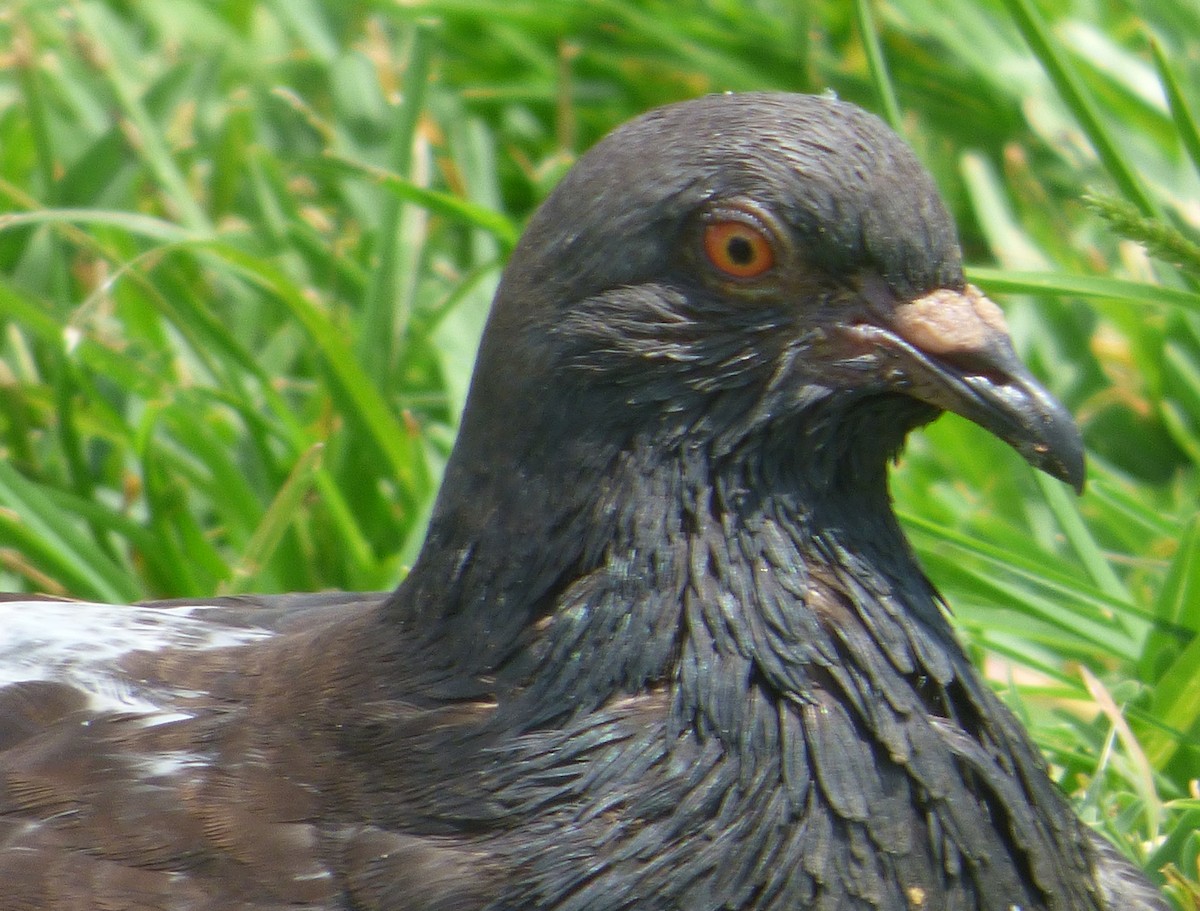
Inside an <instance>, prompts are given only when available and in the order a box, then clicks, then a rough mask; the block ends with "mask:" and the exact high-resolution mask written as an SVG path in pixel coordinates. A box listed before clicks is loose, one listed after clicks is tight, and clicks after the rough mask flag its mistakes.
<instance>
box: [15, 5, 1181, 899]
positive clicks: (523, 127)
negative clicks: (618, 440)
mask: <svg viewBox="0 0 1200 911" xmlns="http://www.w3.org/2000/svg"><path fill="white" fill-rule="evenodd" d="M1135 10H1136V11H1135ZM0 48H3V49H7V50H5V51H2V52H0V53H4V54H5V55H6V59H5V66H3V67H0V322H2V325H3V331H2V333H0V386H2V387H3V395H2V396H0V455H2V456H3V459H2V461H0V580H2V581H3V582H4V583H5V585H6V587H7V588H9V589H12V590H24V589H37V590H43V591H50V592H53V593H59V594H70V595H74V596H78V597H85V598H99V599H105V600H109V599H111V600H126V599H135V598H145V597H160V596H170V595H205V594H210V593H213V592H217V591H227V592H233V591H246V590H257V591H282V590H294V589H320V588H327V587H341V588H353V589H363V588H380V587H388V586H391V585H393V584H394V583H395V582H396V581H397V580H398V579H399V578H400V577H401V576H402V575H403V568H404V566H405V565H406V563H407V562H408V561H410V560H411V559H412V557H413V555H414V554H415V552H416V549H417V547H418V546H419V544H420V539H421V535H422V531H423V527H424V521H425V517H426V515H427V513H428V511H429V508H430V505H431V501H432V497H433V494H434V492H435V490H436V486H437V482H438V480H439V477H440V474H441V468H442V465H443V462H444V459H445V457H446V453H447V452H448V450H449V446H450V443H451V441H452V439H453V435H454V428H455V426H456V422H457V417H458V414H459V412H460V410H461V407H462V403H463V400H464V397H465V394H466V384H467V379H468V377H469V371H470V364H471V361H472V358H473V355H474V348H475V344H476V341H477V339H478V336H479V333H480V331H481V328H482V322H483V319H484V317H485V315H486V312H487V305H488V302H489V300H490V297H491V292H492V290H493V289H494V286H495V283H496V281H497V278H498V275H499V271H500V269H501V267H502V264H503V261H504V258H505V255H506V253H507V252H508V251H509V250H510V249H511V248H512V245H513V243H514V240H515V238H516V236H517V235H518V234H519V228H520V225H521V224H522V223H523V221H524V219H525V217H526V216H527V215H528V213H529V212H530V211H531V209H532V207H533V206H534V205H535V204H536V203H537V201H538V200H540V199H541V198H542V197H543V196H544V195H545V193H546V192H547V190H548V188H549V187H550V186H552V185H553V183H554V181H555V180H556V179H557V178H558V177H559V176H560V175H561V174H562V173H563V171H564V170H565V168H566V167H567V166H569V164H570V162H571V161H572V160H573V158H574V157H575V155H576V154H578V152H579V151H580V150H582V149H584V148H586V147H587V146H588V145H590V144H591V143H592V142H593V141H595V139H596V138H598V137H599V136H600V135H601V134H602V133H603V132H605V131H606V130H608V129H609V128H611V127H612V126H613V125H615V124H616V123H618V122H620V121H622V120H624V119H626V118H628V117H630V116H632V115H633V114H635V113H638V112H640V111H642V110H645V109H646V108H648V107H651V106H653V105H655V104H660V103H664V102H668V101H672V100H676V99H680V98H684V97H690V96H694V95H696V94H699V93H702V92H707V91H722V90H747V89H765V88H784V89H791V90H796V91H825V90H827V89H832V90H833V91H836V92H837V93H838V94H839V95H840V96H842V97H844V98H847V99H849V100H853V101H856V102H858V103H860V104H864V105H865V106H867V107H869V108H873V109H876V110H879V111H880V112H881V113H884V114H885V116H887V117H888V119H889V120H891V121H892V122H893V123H894V124H895V125H896V126H897V127H898V128H899V129H900V130H901V131H902V132H903V133H904V135H905V136H906V138H907V139H908V140H909V141H910V142H911V143H912V144H913V145H914V147H915V148H916V149H917V151H918V154H919V155H920V156H921V157H922V158H923V159H924V160H925V161H926V163H927V164H928V165H929V167H930V168H931V170H932V171H933V172H934V174H935V176H936V177H937V179H938V182H939V184H940V185H941V187H942V188H943V191H944V193H945V194H946V196H947V199H948V200H949V202H950V204H951V206H952V208H954V210H955V211H956V214H957V216H958V219H959V223H960V227H961V230H962V237H963V245H964V250H965V253H966V256H967V259H968V261H969V262H971V263H973V264H975V265H974V266H973V268H972V269H971V270H970V274H971V277H972V280H974V281H975V282H977V283H978V284H979V285H981V286H982V287H983V288H984V289H985V290H987V291H988V292H989V293H992V294H994V295H996V296H997V297H999V298H1000V299H1001V301H1002V302H1003V303H1004V305H1005V308H1006V310H1007V312H1008V315H1009V319H1010V323H1011V326H1012V329H1013V333H1014V337H1015V338H1016V340H1017V343H1018V347H1019V348H1020V349H1021V351H1022V353H1023V355H1024V356H1025V357H1026V359H1027V360H1028V361H1029V362H1030V363H1031V365H1032V366H1033V368H1034V369H1035V371H1036V372H1038V373H1039V374H1040V375H1041V376H1042V377H1043V378H1045V379H1046V381H1047V382H1048V384H1049V385H1050V386H1051V387H1052V388H1053V389H1054V390H1055V392H1056V393H1057V394H1059V395H1060V396H1061V397H1062V398H1063V399H1064V400H1065V401H1066V402H1067V403H1068V404H1069V405H1070V406H1071V408H1072V409H1073V410H1074V412H1075V413H1076V414H1077V415H1078V417H1079V420H1080V423H1081V425H1082V427H1083V429H1084V433H1085V437H1086V439H1087V442H1088V445H1089V449H1090V453H1091V461H1090V474H1089V489H1088V492H1087V494H1086V495H1085V496H1084V497H1083V498H1082V499H1079V500H1076V499H1075V498H1074V497H1073V496H1071V495H1069V493H1068V492H1066V491H1065V490H1063V489H1062V488H1061V487H1060V486H1058V485H1057V484H1056V483H1054V482H1050V481H1046V480H1044V479H1040V478H1037V477H1035V476H1034V475H1033V473H1032V471H1031V470H1029V469H1028V468H1027V467H1026V466H1025V465H1024V464H1023V463H1022V462H1021V461H1020V460H1019V458H1017V457H1016V456H1015V455H1013V454H1012V453H1010V452H1008V451H1007V450H1005V449H1004V448H1003V446H1002V445H1000V444H999V443H997V442H995V441H994V440H992V439H990V438H989V437H988V436H987V435H986V434H984V433H983V432H982V431H979V430H977V429H976V428H974V427H972V426H970V425H968V424H966V423H965V422H962V421H958V420H956V419H954V418H945V419H943V420H942V421H939V422H938V423H937V424H936V425H934V426H933V427H932V428H931V429H930V430H929V431H928V432H926V433H923V434H920V435H918V436H917V437H916V438H914V440H913V442H912V446H911V447H910V451H909V453H908V454H907V455H906V457H905V459H904V461H903V464H902V466H901V468H900V470H899V471H898V472H897V475H896V481H895V493H896V499H897V503H898V506H899V508H900V510H901V512H902V514H903V515H904V517H905V520H906V523H907V525H908V528H909V530H910V532H911V534H912V536H913V539H914V543H915V544H916V546H917V548H918V550H919V552H920V554H921V556H922V559H923V560H924V562H925V564H926V566H927V568H928V571H929V573H930V575H931V576H932V577H933V578H934V579H935V581H936V582H937V584H938V585H939V587H940V588H941V589H942V590H943V591H944V593H945V594H946V597H947V601H948V603H949V604H950V605H952V606H953V609H954V612H955V616H956V618H957V621H958V623H959V626H960V628H961V629H962V631H963V634H964V636H966V637H967V638H968V641H969V642H970V643H971V646H972V648H973V649H974V650H975V653H976V655H977V657H978V658H979V660H980V661H981V662H982V664H983V666H984V667H985V669H986V670H987V671H988V673H989V675H990V676H991V678H992V679H993V680H994V681H995V682H996V684H997V686H998V687H1000V688H1001V689H1002V690H1003V692H1004V693H1005V695H1006V697H1007V698H1009V699H1010V701H1011V702H1012V704H1013V705H1014V706H1015V707H1016V708H1017V710H1018V711H1019V712H1021V713H1022V715H1023V717H1024V718H1025V719H1026V721H1027V722H1028V723H1029V724H1030V726H1031V728H1032V729H1033V731H1034V733H1035V736H1036V737H1037V739H1038V741H1039V743H1040V744H1041V745H1042V747H1043V749H1044V750H1045V751H1046V753H1047V756H1048V757H1049V758H1050V760H1051V763H1052V765H1053V768H1054V771H1055V774H1056V775H1057V776H1058V778H1059V780H1060V781H1061V784H1062V786H1063V788H1064V789H1065V790H1067V791H1068V792H1069V793H1070V794H1072V796H1073V797H1074V798H1075V799H1076V802H1077V805H1078V806H1079V808H1080V811H1081V812H1082V813H1083V814H1084V815H1085V816H1086V817H1087V818H1089V819H1090V820H1091V821H1092V822H1093V823H1095V824H1096V825H1097V826H1098V827H1100V828H1101V829H1103V830H1105V831H1106V832H1108V833H1109V834H1110V835H1111V836H1112V837H1113V838H1114V839H1115V840H1116V841H1117V842H1118V843H1120V844H1121V845H1122V846H1123V847H1124V849H1125V850H1127V851H1128V852H1129V853H1130V854H1131V855H1133V856H1134V857H1135V858H1136V859H1138V860H1139V861H1140V862H1141V863H1143V864H1145V865H1146V866H1147V868H1148V869H1150V870H1153V871H1164V872H1165V874H1166V875H1167V877H1168V880H1169V886H1168V889H1169V891H1170V892H1171V894H1172V895H1173V896H1174V898H1175V899H1176V901H1177V902H1178V903H1179V905H1180V907H1181V908H1196V907H1200V897H1198V896H1200V886H1198V885H1197V878H1198V870H1197V858H1198V855H1200V839H1198V838H1197V835H1196V831H1197V828H1198V827H1200V826H1198V824H1200V792H1198V785H1197V778H1198V777H1200V696H1198V695H1197V694H1198V693H1200V531H1198V526H1197V518H1196V516H1197V507H1196V504H1197V487H1198V474H1197V465H1198V463H1200V273H1198V272H1197V267H1196V266H1197V264H1196V249H1197V246H1196V242H1197V232H1198V230H1200V176H1198V175H1200V131H1198V130H1197V121H1196V117H1195V115H1194V113H1193V111H1195V110H1197V106H1198V105H1200V97H1198V96H1196V95H1195V93H1194V86H1196V85H1198V84H1200V12H1198V11H1197V8H1196V7H1195V6H1194V5H1192V4H1185V3H1180V4H1152V3H1137V2H1128V3H1121V2H1118V0H1099V2H1096V0H1064V2H1061V3H1057V4H1052V5H1051V4H1039V3H1037V2H1034V0H877V2H870V0H856V3H855V4H839V3H834V2H817V3H811V4H810V3H793V2H791V0H645V2H639V0H593V2H587V3H583V2H574V0H505V2H497V0H429V2H423V3H412V4H393V3H383V2H372V0H347V2H338V3H335V2H330V0H257V2H254V0H251V2H236V3H235V2H231V0H174V2H172V3H169V4H167V3H135V2H130V0H76V2H70V3H68V2H54V0H15V2H11V3H9V4H8V5H7V7H6V8H5V9H4V10H3V11H0ZM1085 188H1088V190H1085ZM1087 192H1090V194H1091V195H1090V197H1089V196H1087V195H1086V193H1087ZM1089 199H1090V200H1091V202H1089ZM1085 668H1086V670H1085Z"/></svg>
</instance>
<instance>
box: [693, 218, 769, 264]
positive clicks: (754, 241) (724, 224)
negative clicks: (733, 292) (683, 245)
mask: <svg viewBox="0 0 1200 911" xmlns="http://www.w3.org/2000/svg"><path fill="white" fill-rule="evenodd" d="M701 242H702V246H703V248H704V256H705V258H707V259H708V262H709V264H710V265H711V266H712V267H713V268H714V269H716V270H717V271H718V272H720V273H721V274H722V275H724V276H726V277H728V278H735V279H750V278H758V277H759V276H761V275H764V274H766V273H767V272H769V271H770V270H771V268H772V267H773V266H774V265H775V247H774V245H773V244H772V241H771V236H770V235H769V234H768V233H767V232H766V231H765V230H764V229H762V228H760V227H759V226H758V225H755V224H753V223H751V222H750V221H749V220H747V219H744V218H730V217H727V216H725V217H718V218H714V219H713V220H712V221H709V222H708V223H707V224H705V226H704V230H703V232H702V235H701Z"/></svg>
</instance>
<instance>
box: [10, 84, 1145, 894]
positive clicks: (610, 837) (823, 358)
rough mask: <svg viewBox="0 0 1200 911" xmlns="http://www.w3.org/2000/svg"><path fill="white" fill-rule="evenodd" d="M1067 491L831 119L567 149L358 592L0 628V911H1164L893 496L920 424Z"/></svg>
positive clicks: (965, 311)
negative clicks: (1050, 769) (954, 426)
mask: <svg viewBox="0 0 1200 911" xmlns="http://www.w3.org/2000/svg"><path fill="white" fill-rule="evenodd" d="M947 411H948V412H954V413H956V414H958V415H961V416H963V417H965V418H967V419H969V420H971V421H973V422H975V423H976V424H978V425H979V426H981V427H982V428H984V429H986V430H987V431H989V432H990V433H992V434H994V435H995V436H997V437H999V438H1000V439H1001V440H1003V441H1005V442H1007V443H1008V444H1009V445H1011V446H1012V447H1013V448H1014V449H1015V450H1016V451H1017V452H1018V453H1020V454H1021V455H1022V456H1023V457H1024V458H1025V460H1027V461H1028V462H1029V463H1030V464H1031V465H1032V466H1034V467H1035V468H1037V469H1040V470H1042V471H1045V472H1047V473H1048V474H1050V475H1052V476H1053V477H1055V478H1058V479H1061V480H1062V481H1063V482H1065V483H1067V484H1069V485H1071V486H1072V487H1075V488H1077V489H1082V485H1083V482H1084V455H1083V443H1082V439H1081V436H1080V434H1079V431H1078V429H1077V428H1076V426H1075V424H1074V422H1073V420H1072V419H1071V416H1070V414H1069V413H1068V412H1067V410H1066V409H1065V408H1064V407H1063V406H1062V405H1061V404H1060V403H1059V402H1058V401H1056V400H1055V399H1054V398H1053V397H1052V396H1051V395H1050V394H1049V392H1047V391H1046V389H1045V388H1044V387H1043V386H1042V385H1040V384H1039V383H1038V381H1037V380H1035V379H1034V377H1033V376H1032V374H1031V373H1030V372H1029V371H1028V369H1027V368H1026V367H1025V366H1024V365H1023V364H1022V363H1021V362H1020V360H1019V359H1018V357H1017V355H1016V354H1015V352H1014V349H1013V346H1012V343H1011V340H1010V337H1009V334H1008V332H1007V330H1006V327H1005V322H1004V318H1003V315H1002V313H1001V311H1000V309H999V308H998V307H997V306H996V305H995V304H994V303H992V302H991V301H990V300H989V299H988V298H987V297H985V296H984V295H983V294H982V293H981V292H980V291H979V290H978V289H977V288H975V287H973V286H971V285H970V284H968V283H967V282H966V281H965V279H964V276H963V271H962V259H961V253H960V248H959V245H958V241H957V238H956V231H955V228H954V225H953V223H952V220H951V218H950V216H949V214H948V212H947V210H946V208H945V206H944V205H943V203H942V201H941V199H940V197H939V194H938V192H937V189H936V187H935V185H934V182H933V180H932V178H931V177H930V176H929V174H928V173H927V172H926V171H925V170H924V169H923V168H922V166H921V165H920V164H919V163H918V161H917V159H916V157H915V156H914V155H913V153H912V152H911V151H910V150H909V148H908V147H907V146H906V145H905V144H904V142H903V141H902V140H901V139H900V138H899V137H897V136H896V135H895V134H894V133H893V132H892V131H891V130H889V129H888V128H887V127H886V126H885V125H884V124H883V122H882V121H880V120H879V119H878V118H876V117H875V116H873V115H871V114H868V113H866V112H864V111H863V110H861V109H859V108H857V107H855V106H854V105H852V104H848V103H845V102H842V101H838V100H836V99H833V98H830V97H824V96H808V95H797V94H785V93H750V94H727V95H714V96H710V97H704V98H699V99H695V100H692V101H687V102H683V103H679V104H675V105H670V106H667V107H663V108H659V109H657V110H653V111H650V112H649V113H647V114H645V115H643V116H641V117H639V118H637V119H635V120H633V121H631V122H629V123H627V124H625V125H624V126H622V127H619V128H618V129H616V130H615V131H614V132H612V133H611V134H609V135H608V136H607V137H606V138H604V139H603V140H601V141H600V142H599V143H598V144H597V145H595V146H594V147H593V148H592V149H591V150H590V151H589V152H587V153H586V154H585V155H583V156H582V157H581V158H580V159H579V161H578V162H577V164H576V165H575V166H574V167H573V168H572V169H571V171H570V172H569V173H568V174H567V175H566V176H565V177H564V178H563V179H562V181H561V182H560V184H559V185H558V186H557V188H556V189H555V190H554V191H553V192H552V193H551V194H550V196H549V197H548V198H547V199H546V201H545V202H544V203H543V205H542V206H541V207H540V208H539V210H538V211H537V212H536V213H535V214H534V215H533V217H532V218H531V220H530V222H529V224H528V226H527V229H526V230H525V232H524V234H523V236H522V239H521V241H520V242H519V244H518V246H517V248H516V250H515V252H514V253H513V256H512V259H511V262H510V263H509V264H508V267H507V269H506V270H505V272H504V275H503V278H502V281H501V283H500V287H499V289H498V291H497V294H496V298H495V302H494V304H493V307H492V311H491V313H490V316H489V319H488V322H487V325H486V328H485V332H484V335H483V339H482V342H481V345H480V350H479V355H478V360H477V364H476V368H475V373H474V376H473V378H472V382H471V387H470V394H469V397H468V401H467V405H466V408H465V412H464V415H463V418H462V425H461V429H460V432H459V436H458V439H457V442H456V445H455V447H454V450H453V453H452V455H451V457H450V459H449V462H448V465H447V468H446V472H445V477H444V481H443V485H442V487H441V490H440V493H439V495H438V499H437V501H436V505H435V508H434V511H433V514H432V518H431V521H430V523H429V528H428V532H427V536H426V540H425V543H424V546H423V549H422V550H421V552H420V554H419V556H418V558H417V559H416V560H415V562H414V565H413V567H412V569H411V571H410V572H409V574H408V575H407V577H406V578H405V579H404V581H403V582H401V583H400V585H399V587H398V588H397V589H396V590H395V591H392V592H381V593H354V594H350V593H335V592H330V593H318V594H294V595H268V596H261V597H242V596H239V597H223V598H214V599H211V600H207V601H203V602H199V601H168V602H152V603H145V604H140V605H126V606H112V605H98V604H84V603H74V602H68V601H62V600H52V599H41V600H38V599H31V598H29V597H27V596H25V597H23V599H21V598H15V597H14V599H13V600H12V601H11V602H9V603H7V604H4V605H3V611H2V614H3V615H2V616H0V909H3V911H33V909H37V911H66V909H104V911H125V909H130V911H132V909H139V911H167V909H171V911H184V909H187V911H267V909H271V911H282V909H292V911H294V909H312V911H318V909H320V911H332V909H347V911H349V909H354V911H375V909H380V911H382V909H389V911H518V909H521V911H684V909H686V911H784V909H787V911H802V909H803V911H808V909H813V911H850V909H854V911H868V909H882V911H920V909H930V911H968V909H970V911H981V909H988V911H1151V909H1153V911H1166V909H1167V908H1168V906H1167V905H1166V904H1165V902H1164V900H1163V899H1162V897H1161V896H1160V895H1159V894H1158V893H1157V892H1156V890H1155V888H1154V887H1153V886H1152V884H1151V883H1150V881H1149V880H1148V879H1147V878H1146V877H1145V876H1144V875H1143V874H1142V873H1141V872H1140V871H1139V870H1138V869H1137V868H1136V867H1135V866H1134V865H1133V864H1132V863H1131V862H1129V861H1127V860H1125V859H1124V858H1123V856H1122V855H1121V854H1120V853H1119V852H1118V851H1117V850H1116V849H1115V848H1114V847H1113V846H1111V845H1109V844H1107V843H1106V842H1104V841H1103V840H1102V839H1101V838H1100V837H1099V836H1098V835H1096V834H1094V833H1093V832H1092V831H1091V830H1090V829H1088V828H1087V827H1086V826H1085V825H1084V824H1083V823H1082V822H1081V821H1080V819H1079V818H1078V817H1077V815H1076V814H1075V813H1074V812H1073V810H1072V808H1071V807H1070V805H1069V804H1068V802H1067V801H1066V800H1065V799H1064V797H1063V796H1062V795H1061V793H1060V792H1059V790H1058V789H1057V788H1056V786H1055V785H1054V783H1053V782H1052V780H1051V779H1050V777H1049V776H1048V774H1047V766H1046V763H1045V761H1044V760H1043V758H1042V757H1041V756H1040V754H1039V752H1038V750H1037V748H1036V747H1035V745H1034V744H1033V742H1032V741H1031V740H1030V738H1029V736H1028V734H1027V732H1026V731H1025V730H1024V729H1023V728H1022V726H1021V724H1020V723H1019V722H1018V720H1017V719H1016V718H1015V717H1014V715H1013V713H1012V712H1011V711H1010V710H1009V709H1008V708H1006V707H1005V706H1004V705H1003V704H1002V702H1001V701H1000V700H999V699H998V698H997V696H996V695H995V694H994V693H993V691H992V690H991V689H990V688H989V686H988V685H987V683H986V682H985V681H984V680H983V679H982V677H981V676H980V674H979V673H978V672H977V670H976V669H975V668H974V667H973V666H972V665H971V663H970V661H969V660H968V658H967V656H966V655H965V653H964V651H963V648H962V646H961V645H960V643H959V642H958V640H957V639H956V637H955V634H954V633H953V631H952V629H951V626H950V623H949V622H948V618H947V608H946V606H945V605H944V604H943V603H942V601H941V599H940V597H939V595H938V593H937V592H936V591H935V589H934V588H933V585H932V584H931V583H930V581H929V580H928V579H927V578H926V576H925V575H924V574H923V572H922V571H921V569H920V567H919V565H918V562H917V559H916V557H915V555H914V553H913V551H912V548H911V546H910V545H909V543H908V542H907V540H906V538H905V536H904V533H903V531H902V529H901V527H900V525H899V524H898V522H897V519H896V516H895V514H894V512H893V509H892V506H891V501H890V496H889V492H888V473H889V470H890V465H891V463H892V462H893V461H894V459H895V457H896V456H897V455H898V453H899V452H900V451H901V450H902V447H903V445H904V442H905V439H906V437H907V435H908V434H909V433H910V432H912V431H913V430H915V429H917V428H919V427H921V426H923V425H925V424H927V423H928V422H930V421H932V420H933V419H934V418H936V417H937V416H938V415H940V414H941V413H943V412H947Z"/></svg>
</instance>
